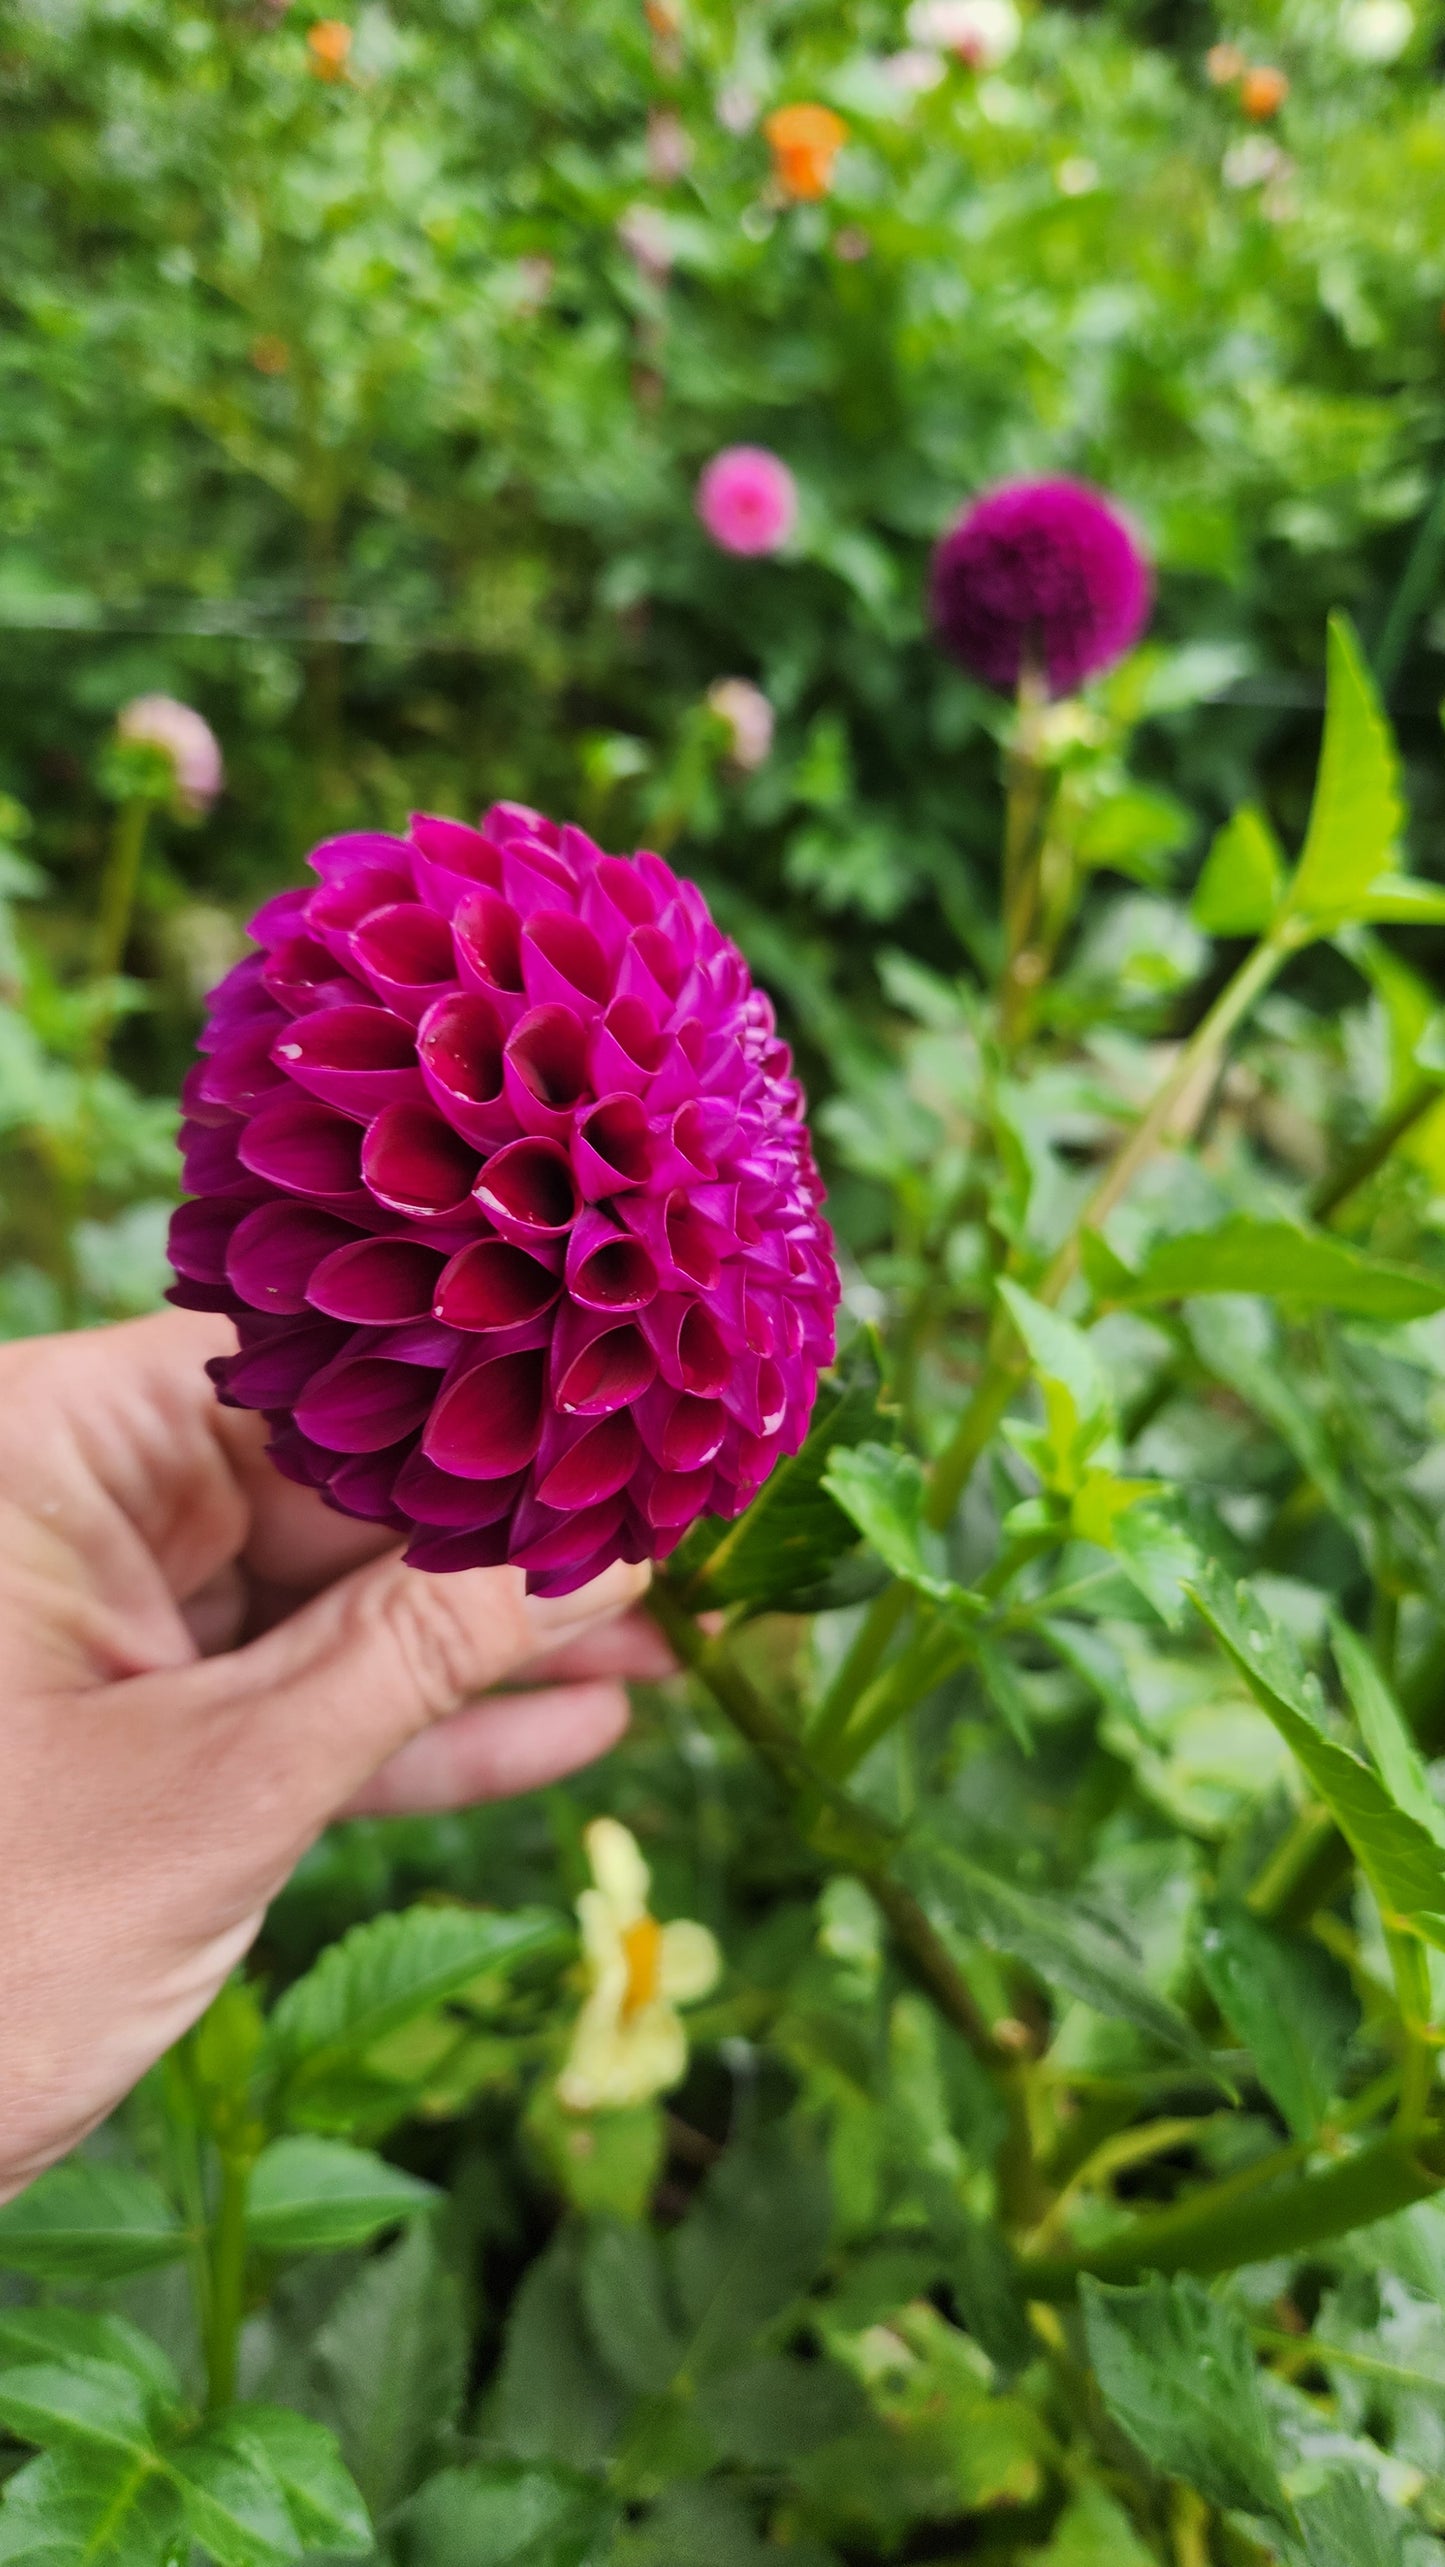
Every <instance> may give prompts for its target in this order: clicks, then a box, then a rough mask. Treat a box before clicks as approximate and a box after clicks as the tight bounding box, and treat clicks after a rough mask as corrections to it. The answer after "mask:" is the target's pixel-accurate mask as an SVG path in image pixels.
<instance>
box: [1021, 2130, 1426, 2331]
mask: <svg viewBox="0 0 1445 2567" xmlns="http://www.w3.org/2000/svg"><path fill="white" fill-rule="evenodd" d="M1300 2154H1301V2152H1300V2151H1299V2150H1298V2149H1282V2150H1280V2151H1279V2152H1278V2153H1277V2155H1276V2156H1274V2157H1271V2158H1270V2159H1269V2160H1267V2161H1266V2165H1265V2167H1264V2169H1263V2170H1261V2169H1260V2168H1258V2167H1249V2168H1246V2169H1245V2171H1244V2173H1243V2174H1242V2175H1235V2176H1230V2177H1229V2178H1227V2179H1226V2181H1225V2182H1224V2183H1221V2184H1210V2185H1209V2186H1207V2187H1206V2189H1205V2190H1204V2191H1203V2192H1202V2193H1198V2194H1196V2195H1195V2196H1194V2198H1193V2199H1192V2200H1190V2201H1185V2202H1181V2203H1179V2204H1177V2205H1176V2206H1173V2207H1171V2208H1170V2209H1168V2210H1163V2211H1156V2212H1154V2213H1152V2214H1151V2215H1149V2216H1148V2217H1146V2218H1143V2219H1136V2220H1134V2221H1131V2223H1130V2225H1129V2226H1128V2228H1126V2229H1125V2230H1124V2231H1123V2232H1122V2233H1121V2234H1120V2235H1119V2236H1117V2237H1112V2238H1110V2239H1109V2240H1108V2241H1107V2242H1106V2243H1105V2244H1104V2245H1102V2246H1097V2247H1094V2248H1085V2249H1083V2250H1082V2251H1081V2252H1080V2253H1078V2254H1076V2255H1050V2256H1037V2257H1033V2258H1028V2257H1026V2258H1025V2259H1024V2260H1023V2263H1022V2265H1021V2267H1020V2279H1021V2282H1022V2285H1023V2288H1024V2290H1025V2292H1026V2293H1027V2295H1028V2296H1029V2297H1030V2298H1033V2299H1045V2300H1051V2299H1065V2298H1067V2297H1068V2296H1069V2294H1070V2293H1071V2292H1072V2291H1073V2290H1074V2289H1075V2288H1076V2286H1077V2284H1078V2282H1079V2279H1080V2277H1081V2276H1082V2275H1083V2274H1085V2273H1091V2274H1093V2276H1094V2277H1095V2279H1096V2280H1098V2281H1101V2282H1133V2281H1137V2280H1140V2279H1141V2278H1142V2277H1143V2276H1144V2275H1145V2274H1146V2273H1224V2272H1230V2271H1232V2270H1233V2269H1234V2268H1235V2267H1236V2266H1238V2265H1240V2264H1255V2263H1260V2262H1262V2261H1263V2260H1264V2259H1265V2258H1266V2257H1270V2256H1276V2255H1298V2254H1303V2253H1305V2252H1306V2251H1307V2250H1308V2249H1309V2248H1310V2247H1312V2246H1321V2245H1323V2244H1324V2243H1325V2241H1326V2240H1327V2239H1329V2238H1332V2237H1343V2236H1345V2235H1346V2234H1347V2233H1348V2231H1349V2230H1351V2229H1353V2228H1363V2227H1365V2226H1366V2225H1367V2224H1368V2223H1369V2222H1370V2221H1372V2220H1376V2219H1384V2218H1386V2217H1387V2216H1388V2215H1389V2213H1390V2212H1391V2211H1397V2210H1404V2209H1406V2208H1407V2207H1408V2205H1409V2204H1410V2203H1411V2202H1417V2201H1423V2200H1425V2199H1426V2198H1427V2196H1428V2195H1429V2194H1431V2193H1436V2192H1438V2191H1439V2190H1440V2188H1441V2186H1442V2185H1445V2128H1442V2127H1440V2126H1432V2127H1429V2128H1427V2129H1425V2130H1422V2131H1420V2132H1419V2133H1417V2134H1416V2135H1415V2136H1414V2137H1413V2138H1412V2137H1411V2136H1409V2135H1408V2134H1402V2133H1400V2132H1398V2131H1393V2130H1392V2131H1391V2132H1389V2133H1388V2134H1387V2136H1386V2137H1385V2138H1383V2139H1377V2140H1375V2141H1373V2142H1372V2143H1371V2144H1370V2145H1369V2146H1368V2147H1366V2148H1361V2149H1358V2150H1357V2151H1356V2153H1355V2154H1354V2156H1352V2157H1347V2158H1345V2159H1344V2160H1342V2162H1341V2163H1339V2164H1338V2165H1334V2166H1329V2167H1326V2168H1325V2169H1323V2170H1322V2171H1320V2172H1317V2173H1315V2174H1308V2175H1306V2174H1300V2175H1297V2176H1296V2178H1295V2180H1294V2181H1292V2182H1290V2181H1281V2182H1271V2181H1269V2180H1268V2178H1269V2176H1271V2175H1273V2174H1275V2173H1280V2174H1284V2173H1285V2172H1286V2170H1287V2169H1288V2167H1289V2166H1290V2165H1291V2164H1292V2163H1295V2164H1297V2162H1298V2159H1299V2156H1300ZM1262 2174H1263V2177H1264V2180H1261V2177H1262Z"/></svg>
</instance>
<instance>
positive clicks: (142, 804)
mask: <svg viewBox="0 0 1445 2567" xmlns="http://www.w3.org/2000/svg"><path fill="white" fill-rule="evenodd" d="M151 808H152V805H151V800H150V796H149V795H148V794H144V793H136V794H132V795H131V797H130V799H129V801H128V802H123V803H122V804H121V806H120V809H119V811H118V812H117V813H116V818H115V829H114V833H113V835H112V837H111V842H110V853H109V855H108V856H107V858H106V865H105V872H104V875H103V876H102V879H101V886H100V908H99V915H98V917H97V920H96V929H95V947H94V951H93V955H92V960H91V970H92V972H93V974H94V976H95V978H96V980H97V981H98V982H101V983H102V984H103V983H105V982H106V981H112V980H114V979H115V977H116V974H117V973H118V972H119V970H120V967H121V965H122V963H123V962H124V961H125V949H126V945H127V943H128V942H129V938H130V930H131V921H132V919H133V918H134V916H135V900H136V892H137V889H138V888H139V884H140V868H141V858H142V856H143V855H144V853H145V838H146V824H147V822H148V821H149V819H150V815H151ZM114 1025H115V1008H114V1006H113V1005H111V1006H109V1007H106V1008H103V1009H101V1010H100V1011H99V1012H98V1014H97V1016H96V1020H95V1024H94V1026H93V1028H92V1031H91V1036H90V1046H89V1058H88V1062H87V1067H88V1068H90V1069H91V1070H98V1069H103V1068H104V1066H105V1059H106V1054H107V1053H108V1051H109V1049H110V1038H111V1034H112V1031H113V1030H114Z"/></svg>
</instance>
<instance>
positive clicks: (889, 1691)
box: [825, 1624, 973, 1782]
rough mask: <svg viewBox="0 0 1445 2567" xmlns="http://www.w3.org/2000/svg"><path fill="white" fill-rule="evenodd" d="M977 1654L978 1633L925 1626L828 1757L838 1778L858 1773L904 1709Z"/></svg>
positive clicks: (873, 1687) (856, 1713)
mask: <svg viewBox="0 0 1445 2567" xmlns="http://www.w3.org/2000/svg"><path fill="white" fill-rule="evenodd" d="M972 1655H973V1636H972V1634H971V1633H970V1632H963V1631H960V1630H959V1629H958V1627H957V1625H956V1624H950V1625H949V1626H947V1627H946V1628H945V1629H943V1630H939V1629H938V1627H937V1626H936V1625H935V1626H934V1627H932V1628H930V1629H929V1630H926V1631H921V1632H920V1633H919V1635H918V1637H917V1639H916V1640H914V1641H913V1643H912V1644H911V1646H910V1647H909V1648H907V1649H905V1650H904V1652H903V1654H902V1656H901V1657H898V1658H895V1659H894V1660H893V1662H892V1664H891V1666H888V1667H885V1668H884V1670H883V1673H882V1675H881V1676H879V1678H878V1679H877V1682H876V1683H875V1684H872V1685H870V1686H869V1687H868V1690H867V1692H866V1693H865V1694H864V1695H862V1697H861V1698H860V1700H859V1702H858V1705H857V1707H856V1709H855V1711H854V1713H853V1716H852V1718H851V1719H850V1721H849V1723H848V1726H847V1728H846V1729H845V1730H844V1732H843V1734H842V1736H841V1738H839V1739H838V1740H837V1741H836V1742H835V1744H834V1747H833V1750H832V1753H831V1754H830V1755H829V1756H828V1757H827V1759H826V1760H825V1761H826V1765H827V1770H828V1772H829V1773H830V1774H831V1775H832V1776H833V1778H834V1780H835V1781H837V1782H844V1781H846V1779H847V1777H848V1776H849V1774H851V1773H854V1772H856V1770H857V1768H858V1767H859V1766H860V1765H861V1764H862V1762H863V1759H864V1757H865V1756H869V1755H871V1754H872V1752H873V1749H874V1748H875V1747H876V1746H877V1745H878V1742H879V1740H880V1739H882V1738H886V1737H887V1735H888V1732H889V1730H890V1729H892V1728H893V1727H894V1726H895V1724H896V1723H897V1722H898V1721H900V1720H901V1719H902V1718H903V1716H904V1714H905V1713H906V1712H908V1711H911V1710H912V1708H913V1706H914V1704H915V1703H918V1702H922V1701H923V1699H924V1697H925V1695H927V1694H930V1693H932V1691H933V1688H934V1686H935V1685H941V1684H942V1682H943V1679H944V1677H945V1676H949V1675H952V1674H953V1672H954V1670H955V1668H957V1667H960V1666H962V1665H963V1663H964V1661H965V1660H966V1659H967V1658H970V1657H971V1656H972Z"/></svg>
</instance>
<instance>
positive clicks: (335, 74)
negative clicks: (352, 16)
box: [306, 18, 351, 80]
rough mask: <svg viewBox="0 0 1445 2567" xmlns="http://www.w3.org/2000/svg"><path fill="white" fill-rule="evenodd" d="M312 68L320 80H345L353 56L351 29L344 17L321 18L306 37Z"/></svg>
mask: <svg viewBox="0 0 1445 2567" xmlns="http://www.w3.org/2000/svg"><path fill="white" fill-rule="evenodd" d="M306 50H307V52H308V54H309V55H310V57H311V68H312V70H313V72H314V73H315V75H316V77H317V79H318V80H344V79H345V77H346V66H347V63H348V62H349V60H350V58H351V29H350V28H349V27H348V25H347V24H346V21H345V19H344V18H319V19H318V20H317V22H316V25H315V26H314V27H312V28H310V29H309V30H308V32H307V37H306Z"/></svg>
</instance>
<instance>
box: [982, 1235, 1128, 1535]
mask: <svg viewBox="0 0 1445 2567" xmlns="http://www.w3.org/2000/svg"><path fill="white" fill-rule="evenodd" d="M998 1289H999V1294H1000V1297H1001V1299H1002V1300H1003V1302H1004V1304H1005V1307H1006V1308H1007V1310H1008V1314H1009V1317H1010V1318H1011V1319H1012V1321H1013V1323H1014V1326H1015V1327H1016V1328H1017V1330H1018V1332H1019V1335H1020V1337H1021V1338H1022V1339H1023V1342H1024V1344H1025V1346H1026V1347H1027V1349H1028V1352H1029V1357H1030V1360H1031V1362H1032V1365H1033V1370H1034V1375H1035V1378H1036V1379H1037V1381H1038V1384H1039V1388H1040V1389H1041V1390H1042V1392H1043V1395H1044V1410H1045V1414H1046V1416H1047V1419H1048V1438H1049V1448H1050V1452H1051V1456H1052V1469H1051V1470H1046V1471H1045V1472H1044V1474H1043V1475H1044V1476H1045V1477H1046V1478H1047V1479H1048V1480H1049V1483H1050V1485H1051V1486H1053V1487H1056V1488H1059V1489H1062V1490H1063V1491H1064V1492H1065V1494H1072V1492H1073V1491H1074V1490H1075V1489H1076V1488H1077V1487H1078V1486H1079V1483H1080V1480H1081V1478H1082V1475H1083V1470H1084V1465H1085V1463H1086V1462H1087V1460H1088V1457H1089V1455H1090V1454H1091V1453H1092V1452H1093V1451H1094V1449H1095V1447H1096V1446H1097V1445H1098V1444H1100V1443H1101V1442H1102V1440H1103V1438H1104V1437H1105V1436H1106V1435H1107V1434H1108V1432H1109V1429H1110V1427H1111V1425H1112V1424H1113V1405H1112V1402H1111V1400H1110V1396H1109V1385H1108V1382H1107V1381H1106V1379H1105V1376H1104V1371H1103V1367H1102V1365H1101V1364H1100V1362H1099V1358H1098V1356H1097V1355H1096V1354H1095V1352H1094V1349H1093V1347H1092V1346H1091V1345H1090V1343H1089V1341H1088V1338H1087V1337H1086V1336H1085V1334H1084V1331H1083V1329H1082V1328H1076V1327H1075V1326H1074V1324H1073V1322H1072V1320H1068V1319H1061V1318H1060V1317H1059V1314H1058V1312H1057V1311H1056V1310H1049V1309H1046V1308H1045V1306H1044V1304H1043V1303H1042V1302H1041V1301H1035V1300H1034V1299H1033V1296H1032V1295H1031V1294H1030V1293H1026V1292H1024V1291H1022V1290H1021V1289H1020V1287H1019V1286H1018V1285H1017V1284H1013V1283H1009V1282H1007V1281H1005V1282H1001V1283H1000V1285H999V1288H998ZM1030 1458H1031V1459H1032V1458H1033V1456H1032V1454H1031V1456H1030Z"/></svg>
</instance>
